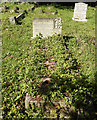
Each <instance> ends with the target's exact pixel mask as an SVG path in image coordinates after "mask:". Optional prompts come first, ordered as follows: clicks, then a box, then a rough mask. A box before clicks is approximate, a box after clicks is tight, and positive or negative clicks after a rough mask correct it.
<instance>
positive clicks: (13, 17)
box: [9, 16, 16, 24]
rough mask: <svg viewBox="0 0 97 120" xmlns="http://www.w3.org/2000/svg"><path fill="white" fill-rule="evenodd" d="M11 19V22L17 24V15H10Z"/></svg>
mask: <svg viewBox="0 0 97 120" xmlns="http://www.w3.org/2000/svg"><path fill="white" fill-rule="evenodd" d="M9 20H10V23H11V24H15V23H16V17H15V16H12V17H10V18H9Z"/></svg>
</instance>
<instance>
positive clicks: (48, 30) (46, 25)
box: [33, 17, 62, 37]
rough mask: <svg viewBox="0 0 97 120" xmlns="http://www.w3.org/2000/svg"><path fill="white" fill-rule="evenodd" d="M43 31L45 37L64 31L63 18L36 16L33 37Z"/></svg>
mask: <svg viewBox="0 0 97 120" xmlns="http://www.w3.org/2000/svg"><path fill="white" fill-rule="evenodd" d="M39 33H41V34H42V35H43V37H47V36H52V35H54V34H60V35H61V33H62V18H61V17H58V18H34V19H33V37H36V35H39Z"/></svg>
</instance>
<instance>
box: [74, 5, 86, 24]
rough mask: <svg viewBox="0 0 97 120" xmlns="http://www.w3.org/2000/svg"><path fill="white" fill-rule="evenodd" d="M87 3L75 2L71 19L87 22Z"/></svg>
mask: <svg viewBox="0 0 97 120" xmlns="http://www.w3.org/2000/svg"><path fill="white" fill-rule="evenodd" d="M87 7H88V4H85V3H75V9H74V15H73V18H72V19H73V20H75V21H83V22H87V19H86V12H87Z"/></svg>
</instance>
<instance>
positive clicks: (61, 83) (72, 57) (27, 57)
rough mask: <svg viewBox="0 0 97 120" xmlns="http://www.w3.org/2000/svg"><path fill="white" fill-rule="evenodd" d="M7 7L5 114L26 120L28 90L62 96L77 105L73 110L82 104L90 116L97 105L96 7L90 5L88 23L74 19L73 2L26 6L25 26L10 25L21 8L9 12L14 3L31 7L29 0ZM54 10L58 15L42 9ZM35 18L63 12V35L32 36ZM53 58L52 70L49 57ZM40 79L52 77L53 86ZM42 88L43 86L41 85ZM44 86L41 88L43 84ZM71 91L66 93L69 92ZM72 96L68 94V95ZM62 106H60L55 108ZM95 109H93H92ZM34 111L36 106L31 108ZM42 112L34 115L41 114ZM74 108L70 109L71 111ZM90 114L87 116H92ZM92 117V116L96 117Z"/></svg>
mask: <svg viewBox="0 0 97 120" xmlns="http://www.w3.org/2000/svg"><path fill="white" fill-rule="evenodd" d="M3 4H5V5H7V6H8V7H9V9H8V10H7V11H6V12H4V13H2V37H3V38H2V42H3V46H2V79H3V82H2V93H3V94H2V95H3V116H4V119H12V118H14V119H24V118H25V119H26V118H28V115H27V113H25V105H24V100H25V95H26V93H27V92H28V93H29V95H32V96H34V97H35V96H36V95H40V96H42V97H43V98H44V99H45V100H46V101H47V100H49V101H50V102H51V101H53V100H54V99H55V98H57V99H58V98H59V97H62V98H64V99H65V101H67V103H69V104H70V105H72V106H74V108H73V112H72V113H76V110H78V109H81V111H82V112H83V111H85V114H86V116H87V117H88V116H89V114H90V112H89V111H88V110H87V109H89V110H90V111H91V109H92V112H93V113H92V112H91V114H90V116H91V118H90V116H89V118H90V119H92V116H94V114H95V112H96V107H95V108H94V107H93V105H92V107H90V106H91V104H89V103H90V102H91V101H92V103H93V104H94V105H95V106H96V100H97V99H96V94H95V11H94V7H90V6H89V7H88V10H87V19H88V22H76V21H73V20H72V17H73V11H74V8H73V7H66V6H60V5H59V4H52V5H51V4H50V5H49V4H48V5H47V4H46V5H38V6H37V7H36V8H35V9H34V10H33V11H28V14H26V15H25V18H24V19H22V20H21V21H20V22H21V25H17V24H16V25H12V24H10V22H9V17H10V16H13V15H16V16H17V15H18V14H19V13H21V11H19V13H14V12H13V13H10V10H12V9H13V8H14V6H17V7H19V8H20V9H28V8H31V7H32V4H30V3H24V4H21V3H2V4H1V5H0V6H2V5H3ZM40 9H42V10H43V11H56V10H57V12H58V13H57V14H55V15H52V14H47V13H41V12H40ZM34 17H62V36H58V35H56V36H53V37H48V38H46V39H42V38H41V36H39V37H37V38H36V39H33V40H31V37H32V36H33V35H32V33H33V32H32V31H33V28H32V20H33V18H34ZM47 61H49V62H51V63H52V62H53V63H54V66H53V68H52V69H51V68H50V67H49V68H48V67H47V66H46V62H47ZM41 78H51V81H50V83H48V86H49V87H46V88H43V89H45V93H44V91H42V90H41V89H42V88H41V87H40V86H41ZM42 87H43V86H42ZM40 88H41V89H40ZM66 94H68V95H66ZM67 96H69V97H67ZM57 109H60V108H57ZM93 110H94V111H93ZM32 112H33V111H32ZM40 112H41V111H39V113H37V114H36V116H29V117H42V116H41V115H40ZM69 112H70V111H69ZM89 118H88V119H89ZM93 119H94V118H93Z"/></svg>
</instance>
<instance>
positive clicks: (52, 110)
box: [25, 36, 76, 118]
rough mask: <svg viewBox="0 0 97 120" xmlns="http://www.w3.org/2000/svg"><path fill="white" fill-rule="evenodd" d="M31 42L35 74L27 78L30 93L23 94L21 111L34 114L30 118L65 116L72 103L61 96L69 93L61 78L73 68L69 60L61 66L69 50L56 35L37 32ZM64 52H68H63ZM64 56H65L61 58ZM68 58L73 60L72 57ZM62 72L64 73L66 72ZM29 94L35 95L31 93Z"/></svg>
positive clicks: (64, 96)
mask: <svg viewBox="0 0 97 120" xmlns="http://www.w3.org/2000/svg"><path fill="white" fill-rule="evenodd" d="M31 43H32V45H33V52H35V54H33V55H34V57H33V58H35V61H36V62H35V61H34V62H35V63H34V62H33V66H36V69H37V74H36V76H39V77H38V78H36V79H34V80H32V81H31V84H32V92H31V94H32V96H31V95H28V94H29V93H26V95H25V109H26V110H25V112H26V113H27V114H28V115H32V116H34V117H33V118H35V116H37V117H39V116H41V117H43V118H69V112H70V110H71V109H72V107H71V105H70V104H69V103H67V102H66V101H65V99H64V98H66V99H69V94H70V93H68V92H66V91H65V90H66V89H68V87H67V88H66V86H68V83H66V84H65V81H66V79H70V76H69V75H68V72H70V71H73V69H72V70H70V69H71V67H73V66H72V64H71V67H70V66H68V65H70V64H68V65H67V66H65V64H67V63H69V62H70V61H69V56H70V53H69V52H68V50H66V48H65V46H64V40H63V39H62V37H60V36H52V37H49V38H48V39H46V38H44V39H41V38H40V37H39V36H37V37H36V38H35V39H33V40H32V42H31ZM64 51H65V53H64ZM33 52H32V53H33ZM67 53H68V55H69V56H68V55H66V54H67ZM36 56H37V57H36ZM67 57H68V58H67ZM36 59H37V60H36ZM65 59H67V60H66V61H65ZM40 61H41V62H40ZM71 61H73V59H72V58H71ZM64 62H66V63H64ZM69 67H70V68H69ZM63 71H64V72H63ZM75 71H76V70H74V73H75ZM32 72H33V71H32ZM61 72H62V73H61ZM60 74H63V76H60ZM64 74H67V76H65V75H64ZM68 77H69V78H68ZM69 84H70V83H69ZM33 94H35V95H34V96H33Z"/></svg>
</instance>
